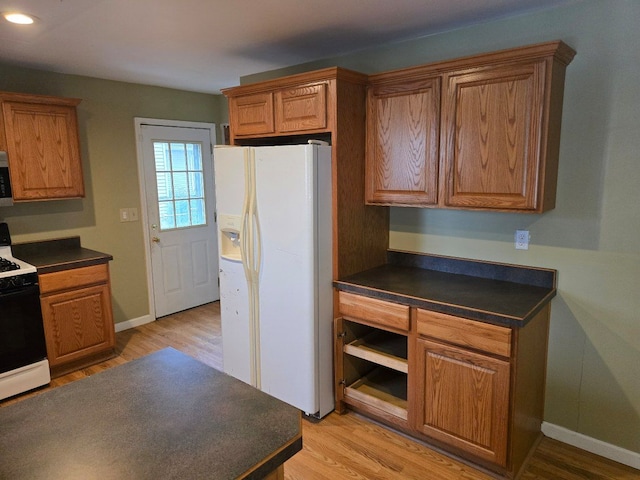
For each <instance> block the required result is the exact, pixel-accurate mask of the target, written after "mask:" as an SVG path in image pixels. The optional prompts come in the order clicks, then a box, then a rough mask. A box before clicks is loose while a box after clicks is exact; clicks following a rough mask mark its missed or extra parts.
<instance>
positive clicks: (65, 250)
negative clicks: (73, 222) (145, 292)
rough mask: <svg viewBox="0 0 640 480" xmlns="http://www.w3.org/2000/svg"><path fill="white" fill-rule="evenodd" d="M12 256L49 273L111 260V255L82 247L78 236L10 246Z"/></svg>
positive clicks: (40, 271) (39, 270)
mask: <svg viewBox="0 0 640 480" xmlns="http://www.w3.org/2000/svg"><path fill="white" fill-rule="evenodd" d="M11 252H12V253H13V256H14V257H16V258H19V259H20V260H22V261H25V262H27V263H30V264H31V265H33V266H35V267H36V268H37V269H38V273H51V272H58V271H60V270H68V269H70V268H79V267H88V266H90V265H98V264H101V263H107V262H109V261H110V260H113V256H111V255H109V254H107V253H102V252H97V251H95V250H90V249H88V248H84V247H82V246H81V244H80V237H68V238H58V239H53V240H42V241H35V242H26V243H16V244H13V245H12V246H11Z"/></svg>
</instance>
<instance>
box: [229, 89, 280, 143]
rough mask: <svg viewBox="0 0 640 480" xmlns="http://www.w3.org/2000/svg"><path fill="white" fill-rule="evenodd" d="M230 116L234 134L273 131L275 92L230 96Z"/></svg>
mask: <svg viewBox="0 0 640 480" xmlns="http://www.w3.org/2000/svg"><path fill="white" fill-rule="evenodd" d="M229 118H230V119H231V128H232V129H233V132H234V135H256V134H258V135H259V134H267V133H273V132H274V131H275V129H274V120H273V93H271V92H267V93H256V94H254V95H242V96H239V97H231V98H229Z"/></svg>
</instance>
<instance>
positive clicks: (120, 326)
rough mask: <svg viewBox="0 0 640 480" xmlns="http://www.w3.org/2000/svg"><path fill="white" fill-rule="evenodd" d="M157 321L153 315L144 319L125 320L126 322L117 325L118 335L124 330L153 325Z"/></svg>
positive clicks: (143, 317) (144, 316)
mask: <svg viewBox="0 0 640 480" xmlns="http://www.w3.org/2000/svg"><path fill="white" fill-rule="evenodd" d="M153 321H155V319H154V318H153V317H152V316H151V315H143V316H142V317H138V318H132V319H131V320H125V321H124V322H118V323H116V324H115V329H116V333H118V332H122V331H123V330H129V329H130V328H136V327H139V326H140V325H145V324H147V323H151V322H153Z"/></svg>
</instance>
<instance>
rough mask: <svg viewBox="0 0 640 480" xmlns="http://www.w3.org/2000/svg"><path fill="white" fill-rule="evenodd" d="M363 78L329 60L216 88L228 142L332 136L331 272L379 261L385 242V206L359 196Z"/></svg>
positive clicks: (359, 268)
mask: <svg viewBox="0 0 640 480" xmlns="http://www.w3.org/2000/svg"><path fill="white" fill-rule="evenodd" d="M366 86H367V76H366V75H363V74H361V73H358V72H353V71H350V70H346V69H343V68H337V67H334V68H326V69H322V70H315V71H312V72H307V73H301V74H297V75H291V76H287V77H281V78H276V79H272V80H266V81H262V82H257V83H253V84H247V85H241V86H239V87H233V88H228V89H225V90H223V93H224V94H225V96H226V97H227V98H228V100H229V123H230V126H231V131H230V138H231V144H232V145H279V144H290V143H306V141H307V140H310V139H316V140H325V141H328V142H330V143H331V163H332V165H331V175H332V220H333V232H332V234H333V278H334V279H336V278H339V277H341V276H345V275H350V274H353V273H356V272H359V271H362V270H366V269H368V268H372V267H375V266H378V265H382V264H383V263H385V261H386V251H387V248H388V246H389V210H388V209H387V208H384V207H377V206H376V207H372V206H367V205H365V203H364V197H365V194H364V182H363V178H364V170H365V166H364V163H365V128H366V120H365V105H366ZM267 126H268V127H267Z"/></svg>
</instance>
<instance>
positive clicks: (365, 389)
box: [344, 367, 407, 420]
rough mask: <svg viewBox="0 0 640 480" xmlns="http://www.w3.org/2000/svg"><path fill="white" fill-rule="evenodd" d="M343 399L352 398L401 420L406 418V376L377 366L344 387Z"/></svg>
mask: <svg viewBox="0 0 640 480" xmlns="http://www.w3.org/2000/svg"><path fill="white" fill-rule="evenodd" d="M344 396H345V400H346V401H347V402H348V400H349V398H353V399H354V400H357V401H359V402H362V403H364V404H366V405H370V406H371V407H374V408H377V409H379V410H382V411H384V412H387V413H389V414H391V415H394V416H396V417H398V418H402V419H403V420H407V376H406V375H404V374H402V373H398V372H395V371H393V370H390V369H387V368H384V367H379V368H376V369H375V370H373V371H372V372H371V373H369V374H368V375H366V376H364V377H362V378H360V379H358V380H357V381H356V382H354V383H353V384H352V385H350V386H348V387H346V388H345V389H344Z"/></svg>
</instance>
